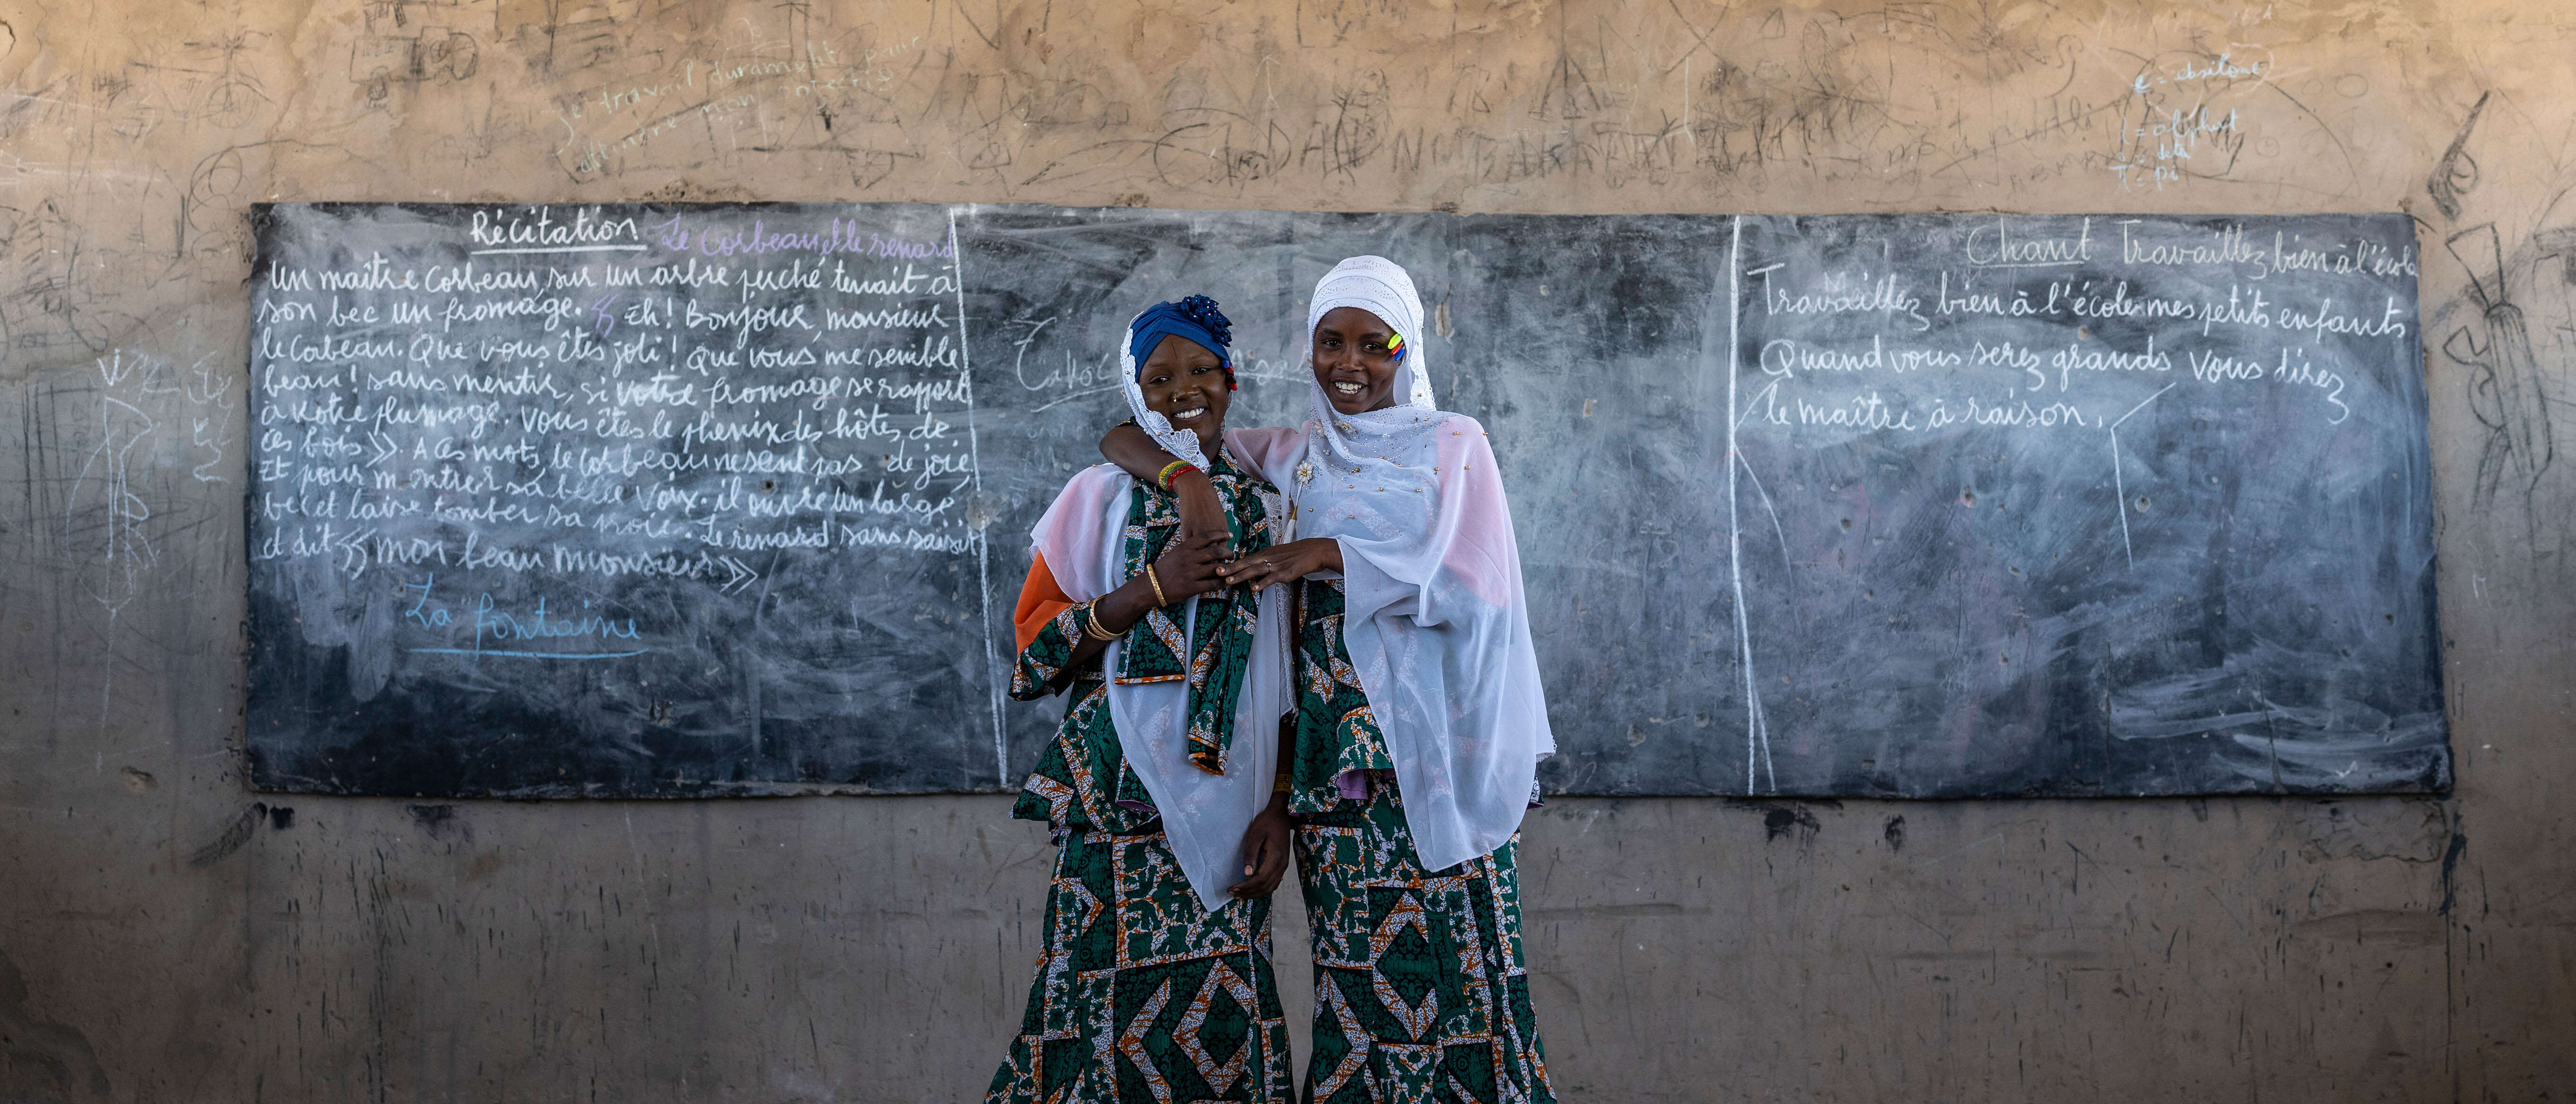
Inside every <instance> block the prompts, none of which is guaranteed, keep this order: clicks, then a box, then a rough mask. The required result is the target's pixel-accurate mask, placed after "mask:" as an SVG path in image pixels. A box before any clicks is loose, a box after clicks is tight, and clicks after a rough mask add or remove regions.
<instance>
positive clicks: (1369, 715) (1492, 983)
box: [1101, 257, 1556, 1104]
mask: <svg viewBox="0 0 2576 1104" xmlns="http://www.w3.org/2000/svg"><path fill="white" fill-rule="evenodd" d="M1422 321H1423V320H1422V300H1421V297H1420V296H1419V295H1418V294H1416V293H1415V291H1414V288H1413V279H1412V277H1411V276H1410V275H1408V274H1407V273H1406V272H1405V271H1404V269H1403V268H1401V267H1399V266H1397V265H1396V264H1395V263H1394V262H1392V261H1389V260H1387V259H1385V258H1383V257H1352V258H1350V259H1348V260H1345V261H1343V262H1342V263H1340V264H1338V265H1335V266H1333V269H1332V271H1331V272H1328V273H1326V274H1325V275H1324V278H1323V279H1322V280H1321V281H1319V282H1318V283H1317V284H1316V285H1315V294H1314V298H1313V299H1312V300H1311V301H1310V302H1309V304H1308V306H1307V316H1306V333H1307V337H1308V340H1309V345H1308V354H1307V355H1308V360H1309V361H1310V362H1311V367H1312V368H1313V370H1314V389H1313V391H1312V392H1311V400H1310V409H1311V411H1312V415H1313V416H1312V417H1311V418H1310V419H1308V421H1307V422H1306V424H1305V425H1303V426H1301V427H1299V428H1297V429H1293V430H1290V429H1246V430H1233V431H1229V432H1228V433H1227V434H1226V436H1227V439H1228V440H1229V441H1230V442H1233V443H1234V444H1235V445H1236V447H1237V451H1238V452H1240V453H1242V454H1243V455H1244V456H1245V457H1246V458H1247V459H1249V460H1251V462H1252V463H1253V464H1255V465H1256V466H1258V467H1259V468H1260V469H1261V470H1262V471H1263V472H1264V473H1265V474H1267V475H1268V476H1269V478H1270V479H1271V480H1272V481H1273V482H1275V483H1277V484H1279V485H1280V486H1282V487H1285V488H1287V489H1288V492H1289V494H1290V496H1291V498H1292V503H1291V517H1290V526H1289V527H1290V528H1291V529H1292V530H1293V532H1292V533H1290V534H1289V535H1291V536H1294V537H1295V538H1297V539H1294V540H1285V541H1282V542H1279V543H1275V544H1272V545H1271V546H1269V547H1266V548H1243V549H1240V550H1239V551H1240V552H1241V558H1239V559H1237V560H1235V561H1234V562H1232V563H1230V564H1228V565H1226V567H1225V568H1224V572H1223V573H1224V575H1225V577H1226V579H1227V580H1228V581H1229V582H1232V583H1234V584H1236V585H1240V586H1249V587H1264V586H1268V585H1269V584H1271V583H1274V582H1295V583H1296V584H1297V589H1298V595H1299V596H1298V599H1297V607H1298V613H1297V616H1296V622H1297V626H1298V630H1297V650H1296V666H1295V672H1294V677H1295V679H1296V683H1297V695H1298V715H1297V735H1296V741H1295V744H1294V746H1293V747H1292V749H1291V751H1290V753H1289V754H1288V755H1287V756H1286V757H1285V759H1284V762H1285V763H1286V766H1285V767H1284V768H1283V771H1282V774H1281V777H1280V782H1279V785H1280V786H1281V787H1283V788H1285V789H1287V790H1288V792H1289V794H1290V797H1289V806H1288V809H1289V813H1290V815H1291V816H1292V817H1294V818H1295V822H1296V837H1295V839H1296V843H1295V846H1296V852H1297V879H1298V882H1299V885H1300V887H1301V888H1302V889H1304V891H1305V898H1306V918H1307V926H1308V934H1309V936H1310V938H1311V942H1312V946H1313V948H1314V963H1315V1019H1314V1032H1315V1036H1314V1038H1315V1045H1314V1048H1313V1052H1312V1053H1313V1058H1312V1060H1311V1062H1310V1063H1309V1064H1308V1067H1307V1090H1306V1091H1307V1094H1308V1099H1310V1100H1312V1101H1314V1102H1316V1104H1349V1102H1357V1101H1379V1100H1391V1099H1401V1100H1419V1101H1438V1102H1450V1101H1457V1102H1461V1104H1463V1102H1465V1101H1470V1100H1473V1101H1506V1100H1507V1101H1547V1100H1553V1099H1554V1095H1553V1093H1552V1092H1551V1090H1550V1089H1549V1086H1548V1079H1547V1064H1546V1062H1545V1061H1544V1060H1543V1058H1542V1057H1541V1055H1540V1050H1539V1042H1538V1024H1537V1018H1536V1016H1535V1015H1534V1013H1533V1012H1532V1010H1531V1007H1530V994H1529V969H1528V964H1527V962H1526V961H1525V960H1524V958H1523V956H1522V947H1521V934H1520V873H1519V864H1518V851H1519V838H1520V825H1521V818H1522V815H1523V814H1524V812H1525V811H1526V810H1527V809H1528V808H1529V807H1530V805H1531V804H1532V803H1533V802H1534V801H1535V800H1536V798H1537V793H1536V791H1535V789H1534V788H1533V785H1532V783H1533V780H1534V778H1535V777H1536V773H1537V767H1538V760H1539V758H1540V757H1542V756H1545V755H1547V754H1549V753H1550V752H1553V751H1554V750H1555V748H1556V744H1555V740H1554V738H1553V736H1552V735H1551V734H1550V732H1549V729H1548V723H1547V701H1546V697H1545V694H1544V693H1543V691H1542V690H1541V689H1540V687H1539V677H1538V659H1537V653H1536V651H1535V649H1534V648H1533V647H1532V646H1531V643H1530V630H1529V607H1528V603H1527V601H1526V600H1525V598H1524V596H1523V593H1522V589H1521V569H1520V552H1519V549H1518V546H1517V545H1516V543H1515V541H1514V539H1513V534H1512V517H1511V509H1510V507H1509V506H1508V505H1507V504H1506V503H1505V501H1504V499H1503V484H1502V479H1501V478H1500V475H1499V473H1498V472H1497V471H1496V465H1495V463H1494V451H1493V449H1492V447H1490V446H1489V445H1488V444H1487V442H1486V440H1485V431H1484V428H1483V427H1482V426H1480V425H1478V424H1477V422H1476V420H1475V419H1473V418H1470V417H1467V416H1466V415H1463V414H1453V413H1447V412H1444V411H1442V410H1440V409H1439V408H1438V407H1437V406H1436V405H1435V403H1434V400H1433V398H1432V391H1431V382H1430V375H1429V373H1428V372H1427V370H1426V365H1425V364H1424V359H1425V357H1424V349H1423V346H1424V345H1425V344H1426V341H1425V337H1426V336H1427V335H1426V334H1425V333H1424V332H1423V325H1422ZM1101 450H1102V452H1103V453H1105V454H1106V455H1108V456H1109V458H1110V459H1112V460H1114V461H1116V462H1118V463H1119V464H1121V465H1122V466H1126V467H1128V468H1129V469H1130V470H1140V469H1141V470H1157V469H1158V468H1159V467H1160V466H1162V465H1165V464H1168V463H1169V462H1170V461H1169V459H1168V458H1167V457H1165V456H1164V455H1163V453H1162V452H1161V451H1160V450H1158V449H1157V448H1156V442H1154V441H1151V440H1148V439H1147V435H1145V434H1140V433H1137V432H1135V431H1134V430H1132V429H1130V428H1128V427H1125V426H1120V427H1118V428H1116V429H1114V430H1112V431H1111V433H1110V435H1109V438H1108V439H1107V440H1104V441H1103V442H1102V447H1101ZM1198 484H1199V481H1198V480H1197V479H1196V478H1195V477H1185V482H1184V483H1183V489H1184V492H1185V494H1186V496H1187V497H1186V498H1185V499H1184V502H1185V503H1186V504H1187V505H1188V507H1189V513H1190V514H1191V528H1192V530H1193V531H1194V532H1197V531H1210V532H1212V531H1213V530H1214V529H1215V528H1217V525H1216V523H1215V522H1214V520H1213V518H1214V516H1215V512H1214V510H1213V505H1214V504H1213V502H1212V501H1210V498H1209V490H1208V489H1207V488H1203V487H1200V486H1199V485H1198Z"/></svg>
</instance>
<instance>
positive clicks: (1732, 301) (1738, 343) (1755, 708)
mask: <svg viewBox="0 0 2576 1104" xmlns="http://www.w3.org/2000/svg"><path fill="white" fill-rule="evenodd" d="M1743 256H1744V216H1742V215H1737V216H1735V218H1734V221H1733V223H1732V227H1731V229H1730V230H1729V231H1728V234H1727V242H1726V571H1727V575H1728V576H1729V577H1730V578H1731V579H1732V580H1733V582H1734V588H1735V648H1736V660H1737V662H1738V663H1740V664H1741V665H1742V666H1743V668H1744V792H1745V794H1746V795H1747V796H1750V795H1751V794H1752V793H1753V766H1754V761H1755V760H1756V759H1758V758H1760V757H1761V756H1762V755H1764V754H1766V753H1768V751H1769V750H1770V747H1769V745H1770V743H1771V739H1770V735H1769V733H1767V732H1764V731H1763V729H1764V725H1763V723H1762V702H1761V698H1760V697H1759V695H1760V694H1761V692H1762V691H1761V688H1760V687H1759V686H1757V685H1756V684H1755V682H1754V679H1753V629H1752V626H1751V624H1750V623H1749V622H1748V620H1747V619H1746V617H1745V612H1744V526H1743V523H1742V521H1741V520H1740V519H1739V518H1738V516H1737V513H1736V500H1735V483H1736V479H1735V468H1736V459H1737V455H1738V454H1737V452H1736V411H1735V404H1736V397H1735V381H1736V377H1737V376H1739V375H1741V374H1742V369H1743V365H1742V364H1741V363H1739V358H1741V357H1742V356H1743V355H1744V354H1743V342H1742V340H1741V339H1742V336H1743V324H1744V319H1743V315H1744V294H1743V280H1744V265H1743ZM1774 788H1775V789H1776V788H1777V787H1776V786H1775V787H1774Z"/></svg>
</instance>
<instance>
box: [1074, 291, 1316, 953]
mask: <svg viewBox="0 0 2576 1104" xmlns="http://www.w3.org/2000/svg"><path fill="white" fill-rule="evenodd" d="M1139 317H1140V318H1141V317H1142V316H1141V315H1140V316H1139ZM1129 326H1130V329H1131V331H1132V328H1133V326H1134V323H1132V322H1131V323H1129ZM1119 345H1120V347H1121V348H1122V349H1124V348H1125V347H1126V346H1127V342H1126V341H1124V340H1122V341H1120V342H1119ZM1121 359H1122V360H1124V361H1125V364H1126V373H1125V377H1126V383H1127V386H1126V392H1127V409H1128V412H1129V413H1132V414H1134V415H1135V416H1136V423H1137V424H1138V425H1141V426H1143V427H1145V432H1147V433H1149V434H1152V435H1153V437H1154V440H1155V441H1156V442H1158V443H1160V444H1161V445H1162V446H1163V448H1164V449H1165V450H1166V451H1169V452H1170V453H1171V454H1172V455H1173V456H1175V457H1178V458H1180V459H1184V460H1188V461H1190V462H1191V463H1194V464H1198V465H1199V466H1201V467H1202V468H1204V467H1206V465H1207V459H1206V454H1205V453H1204V452H1203V451H1202V450H1201V449H1200V448H1199V439H1198V435H1197V434H1195V433H1191V432H1189V431H1188V430H1182V429H1174V428H1172V423H1171V422H1170V420H1169V419H1166V418H1164V417H1163V416H1162V415H1161V414H1158V413H1156V412H1154V411H1152V410H1148V409H1146V408H1145V392H1144V389H1143V388H1141V387H1138V386H1137V384H1136V358H1135V355H1134V354H1133V353H1123V354H1121ZM1136 493H1138V492H1137V490H1136V481H1135V480H1134V479H1133V478H1131V477H1129V476H1128V475H1127V473H1125V472H1122V471H1120V470H1118V469H1117V468H1116V467H1113V466H1111V465H1108V464H1101V465H1096V466H1094V467H1090V468H1085V469H1083V470H1082V471H1080V472H1077V473H1075V475H1074V477H1073V479H1072V480H1071V481H1070V482H1068V483H1066V484H1065V488H1064V490H1063V492H1062V493H1060V494H1058V495H1057V496H1056V500H1055V504H1054V505H1052V506H1049V507H1048V508H1047V512H1046V515H1045V516H1044V517H1041V518H1039V519H1038V524H1037V527H1036V528H1035V529H1034V530H1032V531H1031V532H1030V534H1029V536H1030V543H1031V544H1033V545H1034V546H1035V547H1036V548H1037V551H1038V554H1039V555H1041V556H1044V557H1046V562H1047V567H1048V569H1049V570H1050V571H1051V572H1052V573H1053V574H1054V575H1055V579H1056V585H1057V586H1059V587H1061V588H1062V589H1063V590H1064V592H1065V594H1066V595H1067V596H1068V597H1070V598H1072V599H1073V600H1074V601H1077V602H1088V601H1092V600H1093V599H1096V598H1099V597H1100V596H1101V595H1104V594H1107V593H1109V592H1110V591H1112V590H1116V589H1117V588H1118V587H1119V585H1120V584H1122V583H1125V582H1126V581H1127V574H1126V565H1125V551H1126V531H1127V514H1128V503H1129V501H1130V496H1132V495H1134V494H1136ZM1263 505H1264V506H1266V507H1267V508H1268V509H1269V511H1270V516H1271V517H1272V518H1274V519H1283V518H1284V517H1285V507H1284V506H1283V504H1282V502H1281V501H1280V497H1279V496H1278V495H1275V494H1268V493H1265V494H1264V495H1263ZM1279 523H1282V524H1284V522H1279ZM1286 593H1287V588H1285V587H1271V588H1269V589H1268V590H1265V591H1263V592H1262V593H1261V604H1260V609H1259V612H1258V613H1257V614H1256V621H1255V625H1254V629H1253V651H1252V661H1251V662H1250V663H1249V664H1247V665H1245V668H1244V674H1243V687H1242V689H1241V691H1240V692H1239V694H1240V696H1239V697H1237V698H1236V701H1235V734H1234V742H1233V744H1232V745H1231V746H1230V748H1229V750H1228V751H1227V752H1226V757H1225V773H1224V774H1222V775H1216V774H1209V773H1207V772H1206V771H1204V770H1201V769H1199V767H1198V766H1197V765H1196V764H1194V763H1192V762H1191V761H1190V741H1189V712H1190V710H1189V683H1188V682H1187V681H1184V680H1173V681H1169V682H1148V683H1121V682H1119V681H1118V680H1116V679H1115V678H1112V679H1111V680H1110V682H1109V687H1108V695H1109V717H1110V722H1111V723H1112V724H1113V725H1115V726H1116V727H1117V729H1118V748H1119V750H1120V751H1121V752H1122V753H1124V754H1125V755H1126V757H1127V764H1128V766H1129V768H1130V769H1133V770H1134V771H1135V772H1136V779H1137V780H1138V781H1140V782H1143V783H1144V784H1145V792H1146V793H1148V794H1150V795H1152V796H1153V798H1154V808H1155V811H1156V812H1158V813H1160V814H1161V815H1162V818H1163V833H1164V838H1165V840H1166V842H1168V843H1169V844H1170V846H1171V849H1172V855H1173V857H1174V858H1176V859H1178V860H1180V866H1181V873H1182V875H1183V876H1185V877H1187V878H1188V879H1189V883H1190V888H1191V889H1192V890H1194V891H1196V892H1197V894H1198V898H1199V903H1200V904H1202V905H1204V906H1206V907H1207V908H1208V909H1209V910H1210V911H1214V910H1216V909H1218V908H1221V907H1223V906H1224V905H1225V903H1226V902H1227V901H1228V900H1230V899H1231V898H1229V897H1228V896H1227V895H1226V892H1225V891H1226V887H1228V886H1231V885H1233V884H1234V883H1236V882H1238V881H1241V880H1242V878H1243V850H1242V849H1243V833H1244V830H1245V829H1246V828H1249V827H1250V826H1251V824H1252V818H1253V816H1254V815H1256V814H1258V813H1260V812H1261V809H1262V807H1263V806H1265V805H1267V804H1269V802H1270V785H1271V779H1272V777H1273V776H1274V775H1276V774H1277V772H1278V759H1279V730H1278V724H1279V716H1280V714H1282V713H1284V712H1287V711H1288V709H1290V708H1291V707H1292V706H1293V705H1294V699H1293V698H1292V697H1291V696H1290V690H1289V682H1288V633H1287V626H1288V612H1287V600H1286ZM1197 603H1198V599H1196V598H1191V599H1188V600H1187V602H1186V603H1184V605H1183V607H1182V608H1181V609H1180V610H1178V611H1176V612H1177V613H1179V615H1180V616H1179V617H1178V618H1177V620H1178V621H1179V623H1180V624H1181V626H1182V628H1183V631H1185V632H1186V631H1188V628H1189V626H1191V625H1192V624H1194V623H1195V622H1196V621H1197V617H1196V616H1195V615H1196V613H1197V608H1196V607H1197ZM1124 643H1125V642H1124V641H1123V640H1120V641H1113V642H1111V643H1110V645H1109V647H1108V648H1107V649H1106V650H1104V651H1103V652H1102V653H1101V655H1100V663H1101V670H1103V671H1107V672H1115V671H1117V670H1118V669H1119V668H1118V664H1119V659H1120V657H1121V655H1122V653H1123V652H1124V650H1125V648H1124ZM1184 654H1188V653H1184ZM1103 784H1104V785H1105V784H1107V783H1106V782H1105V781H1104V782H1103Z"/></svg>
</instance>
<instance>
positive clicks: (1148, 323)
mask: <svg viewBox="0 0 2576 1104" xmlns="http://www.w3.org/2000/svg"><path fill="white" fill-rule="evenodd" d="M1174 334H1177V335H1179V336H1180V337H1182V338H1183V339H1186V340H1188V341H1191V342H1194V343H1196V344H1197V345H1198V346H1199V347H1200V348H1202V349H1206V350H1207V351H1209V352H1211V353H1215V354H1216V359H1217V363H1218V364H1220V365H1223V366H1224V367H1225V377H1226V386H1227V387H1229V388H1230V387H1232V386H1234V355H1233V354H1232V353H1231V352H1229V351H1227V346H1229V345H1232V344H1233V343H1234V323H1232V322H1229V321H1227V320H1226V317H1225V314H1224V312H1221V311H1219V310H1217V309H1216V300H1214V299H1210V298H1208V297H1207V296H1204V295H1193V296H1190V297H1189V298H1187V299H1183V300H1181V301H1180V302H1178V303H1156V304H1154V305H1153V306H1150V307H1147V308H1145V313H1143V314H1140V315H1137V316H1136V320H1135V321H1134V322H1131V323H1128V325H1127V355H1128V356H1130V357H1132V358H1134V359H1135V361H1136V371H1137V372H1139V373H1142V372H1143V371H1144V370H1145V358H1146V357H1148V356H1151V355H1153V353H1154V346H1156V345H1160V344H1162V343H1163V338H1164V337H1165V336H1167V335H1174ZM1140 378H1141V377H1140Z"/></svg>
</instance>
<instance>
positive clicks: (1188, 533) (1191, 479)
mask: <svg viewBox="0 0 2576 1104" xmlns="http://www.w3.org/2000/svg"><path fill="white" fill-rule="evenodd" d="M1172 494H1173V496H1174V497H1176V498H1178V499H1180V504H1181V539H1183V540H1188V539H1189V538H1191V537H1197V536H1204V535H1206V534H1209V533H1214V534H1216V535H1217V536H1219V537H1222V538H1224V540H1225V544H1224V546H1223V548H1222V549H1221V551H1222V552H1223V553H1224V555H1225V558H1227V559H1233V558H1234V528H1233V526H1232V525H1230V524H1228V522H1227V520H1226V516H1225V502H1224V500H1222V499H1219V498H1218V497H1217V495H1216V482H1215V481H1214V480H1211V479H1209V478H1208V476H1207V473H1206V472H1203V471H1199V470H1197V469H1191V470H1189V471H1185V472H1182V473H1180V474H1179V475H1176V476H1173V477H1172Z"/></svg>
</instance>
